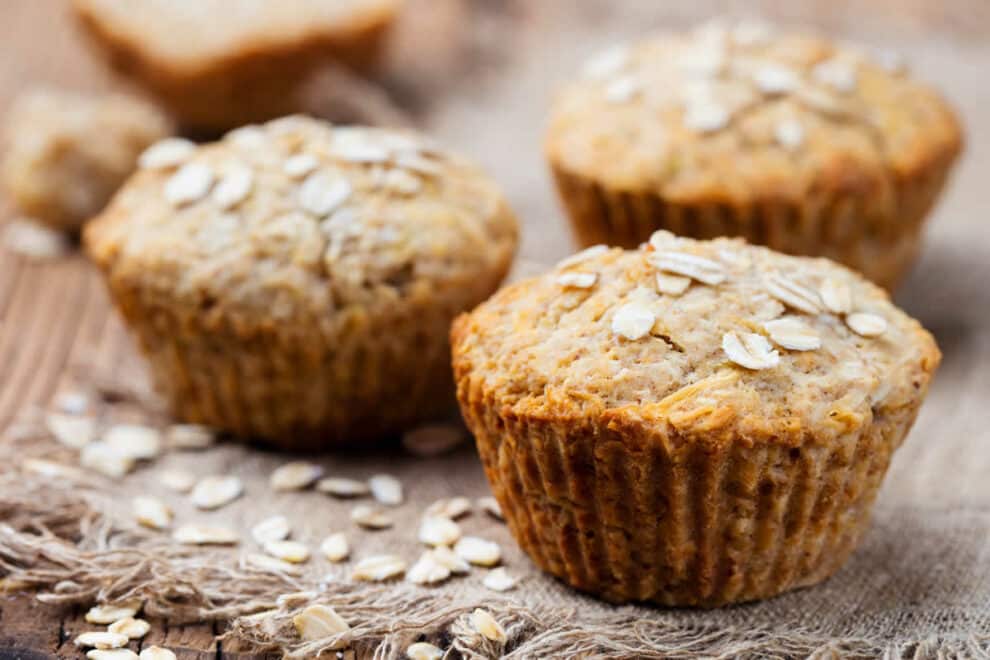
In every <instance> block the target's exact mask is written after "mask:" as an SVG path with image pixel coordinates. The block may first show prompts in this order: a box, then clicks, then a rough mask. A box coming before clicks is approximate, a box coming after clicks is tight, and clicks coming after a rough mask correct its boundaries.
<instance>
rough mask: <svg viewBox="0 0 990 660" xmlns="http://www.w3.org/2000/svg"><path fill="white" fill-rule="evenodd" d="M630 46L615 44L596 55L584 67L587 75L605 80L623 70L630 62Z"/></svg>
mask: <svg viewBox="0 0 990 660" xmlns="http://www.w3.org/2000/svg"><path fill="white" fill-rule="evenodd" d="M629 55H630V52H629V47H628V46H613V47H611V48H608V49H607V50H604V51H602V52H600V53H597V54H596V55H594V56H593V57H592V58H591V59H589V60H588V61H587V62H586V63H585V65H584V69H583V73H584V75H585V77H587V78H592V79H594V80H604V79H606V78H610V77H611V76H613V75H615V74H617V73H619V72H620V71H622V70H623V69H624V68H626V66H627V65H628V64H629Z"/></svg>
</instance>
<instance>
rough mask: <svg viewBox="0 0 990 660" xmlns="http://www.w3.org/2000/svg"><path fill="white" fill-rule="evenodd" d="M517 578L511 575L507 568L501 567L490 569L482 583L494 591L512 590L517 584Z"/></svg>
mask: <svg viewBox="0 0 990 660" xmlns="http://www.w3.org/2000/svg"><path fill="white" fill-rule="evenodd" d="M516 582H517V580H516V578H514V577H512V576H511V575H509V572H508V571H507V570H505V568H502V567H499V568H494V569H492V570H490V571H488V574H487V575H485V578H484V580H482V581H481V583H482V584H483V585H484V586H485V587H486V588H488V589H491V590H492V591H510V590H511V589H514V588H515V586H516Z"/></svg>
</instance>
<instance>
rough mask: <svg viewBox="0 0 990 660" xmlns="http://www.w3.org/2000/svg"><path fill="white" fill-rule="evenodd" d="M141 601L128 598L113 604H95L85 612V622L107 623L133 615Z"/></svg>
mask: <svg viewBox="0 0 990 660" xmlns="http://www.w3.org/2000/svg"><path fill="white" fill-rule="evenodd" d="M141 605H142V603H141V601H139V600H129V601H125V602H123V603H117V604H115V605H97V606H95V607H91V608H90V609H89V611H88V612H86V617H85V618H86V622H87V623H96V624H100V625H107V624H110V623H116V622H117V621H120V620H121V619H126V618H127V617H129V616H131V617H132V616H134V615H135V614H137V613H138V612H140V611H141Z"/></svg>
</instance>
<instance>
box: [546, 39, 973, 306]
mask: <svg viewBox="0 0 990 660" xmlns="http://www.w3.org/2000/svg"><path fill="white" fill-rule="evenodd" d="M743 37H745V38H743ZM606 65H607V66H606ZM617 92H624V93H623V94H618V93H617ZM961 148H962V133H961V128H960V125H959V122H958V119H957V117H956V115H955V113H954V112H953V111H952V109H951V108H950V107H949V106H948V105H947V104H946V102H945V101H944V100H943V99H942V98H941V97H940V96H939V95H938V93H936V92H935V91H934V90H933V89H932V88H930V87H929V86H927V85H925V84H923V83H920V82H918V81H916V80H914V79H912V78H910V77H908V76H907V75H906V74H905V73H904V71H903V66H902V65H900V64H898V63H896V62H893V61H892V60H891V57H890V56H889V55H870V54H867V53H864V52H863V51H862V50H860V49H858V48H855V47H853V46H849V45H844V44H838V43H834V42H830V41H828V40H825V39H822V38H820V37H817V36H814V35H810V34H801V33H779V32H777V31H775V30H774V29H773V28H771V27H769V26H760V25H756V26H754V25H752V24H747V23H739V24H732V25H723V24H709V25H707V26H703V27H701V28H699V29H697V30H695V31H693V32H690V33H687V34H681V35H661V36H658V37H655V38H653V39H649V40H646V41H644V42H641V43H639V44H635V45H632V46H629V47H621V48H618V49H615V50H613V51H610V52H606V53H605V54H603V55H600V56H598V57H597V58H596V59H595V60H592V61H591V62H590V63H589V66H588V68H587V69H586V71H585V77H584V78H582V79H580V80H578V81H575V82H573V83H571V84H569V85H567V86H565V87H564V89H563V90H562V91H561V92H560V94H559V95H558V97H557V99H556V102H555V103H554V106H553V110H552V113H551V119H550V125H549V128H548V131H547V137H546V153H547V157H548V159H549V162H550V164H551V168H552V169H553V171H554V174H555V178H556V181H557V185H558V190H559V192H560V195H561V198H562V200H563V202H564V205H565V206H566V208H567V210H568V212H569V214H570V216H571V218H572V220H573V222H574V225H575V230H576V233H577V236H578V239H579V241H580V242H581V243H582V244H584V245H589V244H594V243H597V242H607V243H609V244H616V245H622V246H625V247H635V246H636V245H638V244H639V243H640V242H642V241H645V240H646V239H647V238H648V237H649V236H650V234H651V233H652V232H653V231H656V230H657V229H669V230H671V231H675V232H677V233H683V234H684V235H688V236H692V237H696V238H713V237H715V236H719V235H729V236H742V237H745V238H746V239H747V240H749V241H752V242H756V243H761V244H765V245H768V246H770V247H773V248H774V249H777V250H779V251H784V252H787V253H791V254H806V255H812V256H827V257H830V258H832V259H835V260H838V261H840V262H843V263H846V264H847V265H850V266H852V267H853V268H855V269H857V270H859V271H860V272H862V273H864V274H865V275H867V276H868V277H869V278H870V279H872V280H874V281H876V282H878V283H880V284H881V285H884V286H887V287H891V286H893V285H894V284H896V282H897V281H898V280H899V279H900V278H901V277H902V276H903V274H904V272H905V271H906V269H907V268H908V267H909V266H910V264H911V263H912V262H913V260H914V257H915V254H916V252H917V245H918V243H919V242H920V237H921V229H922V225H923V221H924V219H925V217H926V216H927V214H928V212H929V211H930V209H931V207H932V205H933V204H934V202H935V200H936V199H937V197H938V194H939V192H940V191H941V189H942V187H943V184H944V182H945V179H946V178H947V176H948V174H949V171H950V169H951V166H952V164H953V163H954V161H955V160H956V158H957V156H958V154H959V152H960V150H961ZM893 255H896V256H893Z"/></svg>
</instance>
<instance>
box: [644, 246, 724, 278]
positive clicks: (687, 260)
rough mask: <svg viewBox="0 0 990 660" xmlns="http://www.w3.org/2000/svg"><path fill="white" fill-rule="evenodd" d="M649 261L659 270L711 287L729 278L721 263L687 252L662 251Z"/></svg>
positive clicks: (652, 255)
mask: <svg viewBox="0 0 990 660" xmlns="http://www.w3.org/2000/svg"><path fill="white" fill-rule="evenodd" d="M649 260H650V263H652V264H653V265H654V266H655V267H656V268H657V270H660V271H663V272H665V273H673V274H674V275H681V276H682V277H690V278H691V279H692V280H697V281H699V282H701V283H703V284H708V285H710V286H716V285H718V284H721V283H722V282H724V281H725V280H726V278H727V277H728V275H727V274H726V272H725V267H724V266H723V265H722V264H720V263H719V262H717V261H715V260H713V259H708V258H707V257H701V256H698V255H696V254H689V253H687V252H676V251H673V250H660V251H658V252H654V253H653V254H651V255H649Z"/></svg>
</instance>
